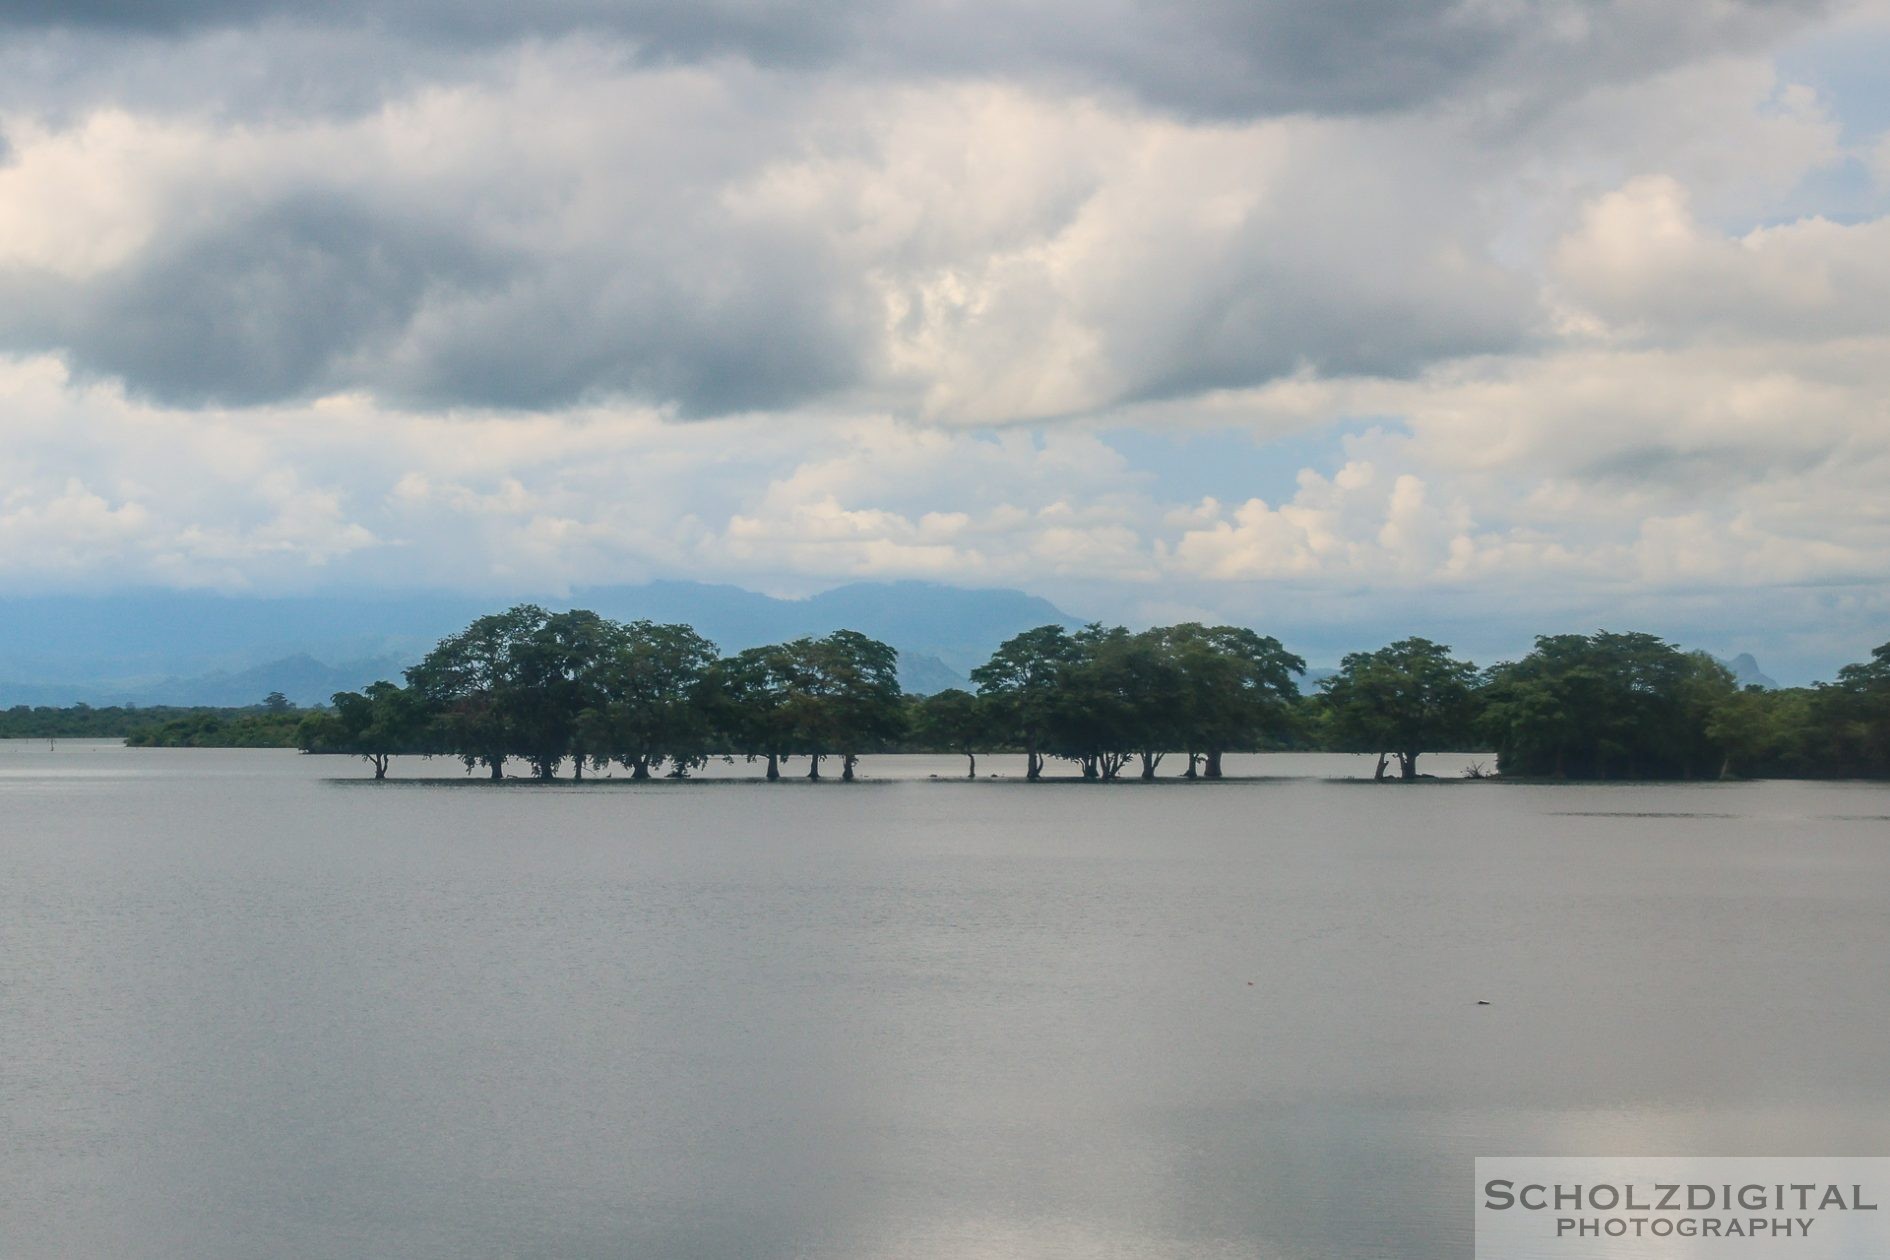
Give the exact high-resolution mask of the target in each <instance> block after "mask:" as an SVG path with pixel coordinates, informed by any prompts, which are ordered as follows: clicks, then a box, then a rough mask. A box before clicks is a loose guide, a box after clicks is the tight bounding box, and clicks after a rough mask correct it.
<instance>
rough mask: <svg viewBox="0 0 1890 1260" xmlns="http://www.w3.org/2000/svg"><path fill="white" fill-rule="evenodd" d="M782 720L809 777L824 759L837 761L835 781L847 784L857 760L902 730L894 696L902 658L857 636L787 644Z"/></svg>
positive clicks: (901, 709)
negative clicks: (838, 774)
mask: <svg viewBox="0 0 1890 1260" xmlns="http://www.w3.org/2000/svg"><path fill="white" fill-rule="evenodd" d="M782 656H783V660H784V663H785V670H786V680H787V687H786V694H785V696H784V698H783V700H782V711H783V716H784V718H785V719H786V722H787V725H788V729H789V730H790V731H791V732H792V737H793V739H794V741H795V744H796V745H797V746H798V748H799V751H800V752H801V753H803V754H804V755H805V756H806V757H807V777H808V778H810V779H818V778H820V763H821V760H822V759H823V758H825V757H828V756H838V757H839V758H840V767H841V768H840V777H841V779H842V780H843V781H845V782H849V783H850V782H852V780H853V773H854V768H855V767H856V766H857V765H858V764H859V760H860V754H861V753H863V752H868V751H871V750H873V749H875V748H881V747H884V746H886V745H888V744H891V743H893V742H894V741H896V740H898V738H899V737H900V736H901V735H902V734H903V733H904V732H905V705H904V703H903V699H904V697H903V694H902V693H901V692H900V690H899V653H898V651H897V650H895V649H894V648H892V647H890V646H888V645H887V644H884V643H881V642H880V641H879V640H877V639H870V638H868V637H867V636H865V635H863V634H861V633H859V632H858V631H856V630H836V631H834V632H833V633H832V634H829V635H826V636H825V637H823V638H819V639H796V640H794V641H793V642H792V643H788V644H785V645H784V646H783V648H782Z"/></svg>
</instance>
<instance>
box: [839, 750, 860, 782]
mask: <svg viewBox="0 0 1890 1260" xmlns="http://www.w3.org/2000/svg"><path fill="white" fill-rule="evenodd" d="M859 760H860V759H859V757H858V756H857V755H855V754H853V753H847V754H845V755H844V756H842V757H841V758H840V782H842V783H851V782H853V767H854V766H855V765H857V764H858V763H859Z"/></svg>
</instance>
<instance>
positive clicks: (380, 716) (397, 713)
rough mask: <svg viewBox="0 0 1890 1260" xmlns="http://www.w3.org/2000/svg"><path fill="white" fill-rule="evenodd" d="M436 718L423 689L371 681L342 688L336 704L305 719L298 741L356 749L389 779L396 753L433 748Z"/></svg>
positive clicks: (333, 749) (326, 748)
mask: <svg viewBox="0 0 1890 1260" xmlns="http://www.w3.org/2000/svg"><path fill="white" fill-rule="evenodd" d="M430 719H431V715H430V714H429V713H428V712H427V709H426V706H425V704H424V703H423V702H422V700H421V698H420V697H419V695H418V694H417V693H415V692H412V691H408V690H406V689H404V688H401V687H397V686H395V685H394V684H393V683H390V682H377V683H371V684H369V685H368V688H367V690H366V691H365V692H356V691H338V692H336V693H335V696H334V708H333V709H331V710H329V711H328V712H326V713H312V714H310V715H309V716H308V717H306V718H304V719H303V720H302V721H301V723H300V724H299V725H298V726H297V728H296V732H295V742H296V746H297V747H299V748H301V749H302V750H303V751H304V752H317V753H352V754H353V755H355V756H357V757H360V758H362V759H363V760H365V761H366V762H367V763H368V764H369V765H371V766H373V767H374V777H375V778H376V779H385V778H386V777H387V767H388V764H389V762H391V761H392V759H393V758H394V756H395V755H397V754H399V753H429V752H432V751H433V745H432V737H433V724H432V721H431V720H430Z"/></svg>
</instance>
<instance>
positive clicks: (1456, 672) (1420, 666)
mask: <svg viewBox="0 0 1890 1260" xmlns="http://www.w3.org/2000/svg"><path fill="white" fill-rule="evenodd" d="M1476 680H1477V674H1476V666H1474V665H1472V664H1470V663H1469V662H1468V661H1459V660H1455V659H1453V658H1452V657H1451V655H1450V649H1449V648H1448V647H1446V646H1444V645H1442V644H1437V643H1432V642H1431V641H1430V640H1429V639H1415V638H1414V639H1402V640H1400V641H1399V642H1397V643H1393V644H1391V645H1390V646H1388V647H1383V648H1380V649H1378V650H1377V651H1376V652H1354V653H1352V654H1351V655H1349V656H1347V657H1346V658H1345V659H1344V660H1343V661H1341V662H1340V665H1339V672H1338V673H1337V674H1335V675H1333V676H1332V677H1331V678H1328V679H1326V680H1325V681H1324V682H1323V683H1321V684H1320V686H1321V687H1322V688H1323V690H1324V695H1325V702H1326V709H1327V714H1328V719H1327V721H1328V726H1327V729H1328V731H1329V732H1330V734H1331V736H1332V738H1333V739H1334V740H1335V742H1337V743H1338V745H1339V746H1340V747H1341V748H1343V749H1346V750H1348V751H1352V752H1375V753H1377V754H1378V772H1377V774H1376V776H1375V777H1376V778H1380V779H1382V778H1384V777H1385V763H1386V760H1387V757H1388V756H1395V757H1396V758H1397V759H1398V773H1399V777H1400V778H1401V779H1406V780H1409V779H1415V778H1417V760H1418V757H1419V756H1420V755H1421V754H1423V753H1425V752H1430V751H1434V750H1436V749H1439V748H1448V747H1450V746H1452V745H1458V746H1461V745H1462V744H1463V743H1466V742H1468V740H1469V738H1470V732H1471V724H1472V721H1473V720H1474V718H1475V716H1476V707H1477V694H1476Z"/></svg>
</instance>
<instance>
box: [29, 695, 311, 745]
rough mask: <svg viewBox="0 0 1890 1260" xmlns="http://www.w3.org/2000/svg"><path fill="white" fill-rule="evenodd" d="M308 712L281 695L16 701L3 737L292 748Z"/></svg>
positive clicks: (140, 743)
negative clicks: (257, 700) (238, 701)
mask: <svg viewBox="0 0 1890 1260" xmlns="http://www.w3.org/2000/svg"><path fill="white" fill-rule="evenodd" d="M302 717H303V713H302V712H301V711H300V710H297V709H295V708H294V707H293V706H291V705H290V704H289V703H288V702H287V700H285V699H283V698H282V697H280V696H272V697H271V699H270V700H265V701H264V702H263V703H262V704H258V705H248V706H244V707H242V708H217V707H209V706H202V707H198V706H181V705H153V706H151V707H149V708H146V707H141V706H138V705H100V706H97V707H94V706H92V705H87V704H75V705H68V706H63V707H58V708H55V707H53V706H51V705H33V706H28V705H24V704H16V705H14V706H13V707H11V708H9V709H0V739H122V740H124V741H125V742H126V743H127V744H130V745H132V746H133V747H141V748H157V747H168V748H185V747H203V748H236V747H241V748H293V747H295V746H296V732H297V728H298V726H299V724H300V723H301V720H302Z"/></svg>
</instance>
